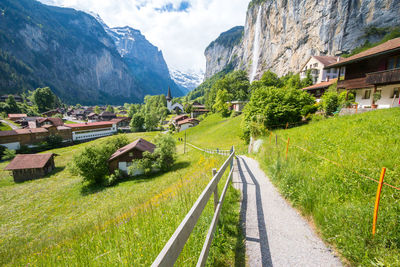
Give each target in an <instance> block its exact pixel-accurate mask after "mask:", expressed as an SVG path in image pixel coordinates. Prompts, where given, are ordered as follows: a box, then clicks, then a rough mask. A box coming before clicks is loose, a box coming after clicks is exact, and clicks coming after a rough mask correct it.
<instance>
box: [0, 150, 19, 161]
mask: <svg viewBox="0 0 400 267" xmlns="http://www.w3.org/2000/svg"><path fill="white" fill-rule="evenodd" d="M15 155H16V152H15V150H10V149H8V148H6V149H5V150H4V155H3V157H2V158H1V159H2V160H11V159H13V158H15Z"/></svg>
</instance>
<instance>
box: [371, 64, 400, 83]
mask: <svg viewBox="0 0 400 267" xmlns="http://www.w3.org/2000/svg"><path fill="white" fill-rule="evenodd" d="M366 82H367V83H368V84H391V83H400V68H399V69H392V70H384V71H378V72H371V73H367V78H366Z"/></svg>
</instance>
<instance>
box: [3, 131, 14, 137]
mask: <svg viewBox="0 0 400 267" xmlns="http://www.w3.org/2000/svg"><path fill="white" fill-rule="evenodd" d="M17 134H18V133H17V132H16V131H15V130H11V131H0V137H1V136H12V135H17Z"/></svg>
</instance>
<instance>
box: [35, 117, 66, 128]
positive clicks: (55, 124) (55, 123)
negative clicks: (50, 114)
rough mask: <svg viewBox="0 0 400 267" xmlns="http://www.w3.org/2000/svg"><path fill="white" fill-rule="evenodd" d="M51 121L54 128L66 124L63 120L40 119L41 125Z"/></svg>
mask: <svg viewBox="0 0 400 267" xmlns="http://www.w3.org/2000/svg"><path fill="white" fill-rule="evenodd" d="M46 121H49V122H51V123H52V124H53V125H54V126H62V125H64V122H63V120H62V119H61V118H44V119H40V120H39V123H43V122H46Z"/></svg>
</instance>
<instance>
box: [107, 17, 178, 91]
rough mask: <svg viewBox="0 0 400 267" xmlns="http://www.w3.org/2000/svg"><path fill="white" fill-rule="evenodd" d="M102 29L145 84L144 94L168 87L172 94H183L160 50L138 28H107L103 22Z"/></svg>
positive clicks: (139, 79)
mask: <svg viewBox="0 0 400 267" xmlns="http://www.w3.org/2000/svg"><path fill="white" fill-rule="evenodd" d="M104 29H105V30H106V32H107V33H108V34H109V35H110V36H111V37H112V39H113V40H114V43H115V45H116V48H117V50H118V52H119V54H120V55H121V57H122V58H123V60H124V61H125V62H126V64H127V65H128V67H129V68H130V69H131V71H132V73H134V74H135V77H136V78H137V80H138V81H139V82H140V83H141V84H143V85H145V93H146V94H151V95H158V94H166V90H167V89H166V88H168V87H170V88H171V91H172V94H173V95H174V96H183V95H184V94H185V92H184V91H183V90H181V89H180V88H179V87H178V86H177V84H175V82H174V81H173V80H172V79H171V76H170V73H169V69H168V66H167V63H166V62H165V60H164V57H163V54H162V52H161V51H160V50H158V48H157V47H156V46H154V45H152V44H151V43H150V42H149V41H148V40H146V38H145V37H144V36H143V35H142V34H141V33H140V31H139V30H135V29H133V28H131V27H128V26H126V27H116V28H108V27H107V26H106V25H105V24H104ZM160 89H161V91H160Z"/></svg>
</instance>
